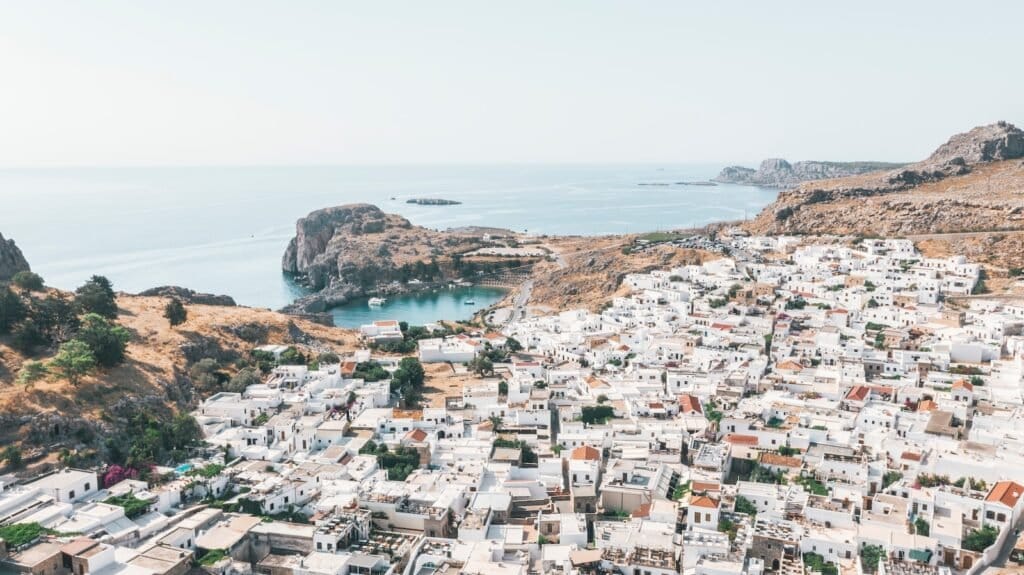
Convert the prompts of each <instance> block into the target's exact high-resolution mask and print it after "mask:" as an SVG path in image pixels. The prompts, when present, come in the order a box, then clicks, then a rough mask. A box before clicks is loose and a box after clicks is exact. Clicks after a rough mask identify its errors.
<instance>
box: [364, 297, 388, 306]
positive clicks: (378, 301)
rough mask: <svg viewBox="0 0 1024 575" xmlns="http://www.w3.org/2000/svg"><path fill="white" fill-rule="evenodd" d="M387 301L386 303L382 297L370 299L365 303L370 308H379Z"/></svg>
mask: <svg viewBox="0 0 1024 575" xmlns="http://www.w3.org/2000/svg"><path fill="white" fill-rule="evenodd" d="M387 301H388V300H387V299H385V298H382V297H371V298H370V301H369V302H367V303H369V304H370V307H380V306H382V305H384V303H385V302H387Z"/></svg>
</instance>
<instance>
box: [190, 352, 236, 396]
mask: <svg viewBox="0 0 1024 575" xmlns="http://www.w3.org/2000/svg"><path fill="white" fill-rule="evenodd" d="M188 375H189V377H191V378H192V383H193V384H194V385H195V386H196V387H198V388H199V389H200V390H204V391H214V390H217V389H219V388H220V384H221V382H222V381H224V380H226V379H227V375H225V374H224V373H222V372H221V371H220V364H218V363H217V360H215V359H213V358H212V357H205V358H203V359H201V360H199V361H197V362H196V363H195V364H194V365H193V366H192V367H191V368H189V370H188Z"/></svg>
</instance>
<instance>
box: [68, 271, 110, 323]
mask: <svg viewBox="0 0 1024 575" xmlns="http://www.w3.org/2000/svg"><path fill="white" fill-rule="evenodd" d="M75 305H77V306H78V308H79V309H80V310H81V311H82V312H84V313H95V314H98V315H101V316H103V317H106V318H111V319H113V318H115V317H117V296H116V295H115V294H114V286H113V284H111V283H110V280H108V279H107V278H105V277H103V276H92V277H91V278H89V281H87V282H85V283H84V284H82V285H81V286H79V288H78V289H77V290H75Z"/></svg>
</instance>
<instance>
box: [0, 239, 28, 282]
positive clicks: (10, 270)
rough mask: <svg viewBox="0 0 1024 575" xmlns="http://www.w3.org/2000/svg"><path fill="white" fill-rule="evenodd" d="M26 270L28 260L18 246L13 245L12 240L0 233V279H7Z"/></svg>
mask: <svg viewBox="0 0 1024 575" xmlns="http://www.w3.org/2000/svg"><path fill="white" fill-rule="evenodd" d="M28 270H29V266H28V262H27V261H25V256H24V255H22V253H21V250H20V249H18V246H16V245H14V240H5V239H4V236H3V234H0V281H6V280H9V279H11V278H12V277H14V274H16V273H18V272H23V271H28Z"/></svg>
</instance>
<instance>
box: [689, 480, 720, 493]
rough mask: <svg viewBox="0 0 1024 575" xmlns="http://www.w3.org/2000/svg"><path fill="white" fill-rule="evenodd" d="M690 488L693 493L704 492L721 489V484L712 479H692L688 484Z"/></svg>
mask: <svg viewBox="0 0 1024 575" xmlns="http://www.w3.org/2000/svg"><path fill="white" fill-rule="evenodd" d="M690 490H691V491H693V492H694V493H705V492H708V491H721V490H722V486H721V485H720V484H719V483H716V482H714V481H694V482H693V483H691V484H690Z"/></svg>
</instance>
